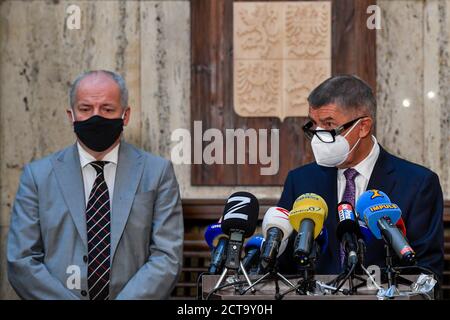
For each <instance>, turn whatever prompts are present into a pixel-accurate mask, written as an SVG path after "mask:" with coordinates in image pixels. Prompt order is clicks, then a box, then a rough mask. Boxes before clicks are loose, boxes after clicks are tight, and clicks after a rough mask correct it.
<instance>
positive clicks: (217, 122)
mask: <svg viewBox="0 0 450 320" xmlns="http://www.w3.org/2000/svg"><path fill="white" fill-rule="evenodd" d="M311 1H314V0H311ZM375 3H376V0H332V74H333V75H336V74H343V73H351V74H356V75H358V76H359V77H361V78H362V79H364V80H366V81H367V82H368V83H369V84H370V85H371V86H372V88H373V89H374V90H375V88H376V59H375V55H376V43H375V39H376V38H375V35H376V34H375V30H369V29H368V28H367V27H366V20H367V18H368V14H367V13H366V10H367V7H368V6H369V5H371V4H375ZM191 33H192V34H191V43H192V49H191V50H192V69H191V70H192V75H191V129H192V131H193V125H194V121H202V123H203V130H206V129H208V128H217V129H219V130H222V132H223V134H224V136H225V131H224V130H225V129H227V128H228V129H234V128H242V129H244V130H245V129H247V128H255V129H269V132H270V129H271V128H273V129H280V150H279V154H280V164H279V165H280V167H279V171H278V174H276V175H273V176H262V175H260V167H261V165H259V164H248V158H247V159H246V164H243V165H236V164H234V165H227V164H223V165H222V164H219V165H207V164H204V163H202V164H193V165H192V171H191V172H192V173H191V174H192V177H191V182H192V185H210V186H215V185H216V186H217V185H247V186H249V185H259V186H263V185H282V184H283V183H284V180H285V178H286V175H287V173H288V171H289V170H291V169H294V168H296V167H298V166H300V165H303V164H306V163H308V162H311V161H313V160H314V158H313V155H312V151H311V148H310V144H309V141H308V140H307V139H306V138H305V137H304V135H303V133H302V132H301V127H302V125H303V124H304V122H305V118H287V119H285V120H284V121H283V122H281V121H280V120H279V119H277V118H267V117H264V118H243V117H240V116H238V115H237V114H236V113H235V112H234V108H233V82H232V81H233V64H232V62H233V0H191ZM269 141H270V140H269ZM207 144H209V142H206V143H203V147H204V146H205V145H207ZM224 149H225V146H224ZM192 150H193V151H194V150H195V143H193V149H192ZM202 150H203V148H202ZM224 154H225V150H224ZM263 167H264V165H263Z"/></svg>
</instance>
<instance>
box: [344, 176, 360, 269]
mask: <svg viewBox="0 0 450 320" xmlns="http://www.w3.org/2000/svg"><path fill="white" fill-rule="evenodd" d="M358 174H359V173H358V171H356V170H355V169H352V168H348V169H347V170H345V171H344V176H345V190H344V195H343V196H342V201H347V202H349V203H351V204H352V206H353V207H355V193H356V186H355V178H356V176H357V175H358ZM340 251H341V252H340V254H341V266H343V265H344V260H345V252H344V248H343V247H342V244H341V250H340Z"/></svg>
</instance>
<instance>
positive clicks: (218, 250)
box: [208, 237, 228, 274]
mask: <svg viewBox="0 0 450 320" xmlns="http://www.w3.org/2000/svg"><path fill="white" fill-rule="evenodd" d="M227 246H228V238H226V237H222V238H220V239H219V242H218V244H217V246H216V247H215V248H214V250H213V252H212V254H211V264H210V266H209V269H208V273H210V274H218V273H220V271H221V269H222V265H223V261H224V259H225V256H226V249H227Z"/></svg>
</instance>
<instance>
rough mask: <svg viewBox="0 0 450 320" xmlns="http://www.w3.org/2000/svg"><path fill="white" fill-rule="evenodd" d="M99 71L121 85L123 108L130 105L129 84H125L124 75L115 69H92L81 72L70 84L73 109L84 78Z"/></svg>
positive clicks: (70, 99)
mask: <svg viewBox="0 0 450 320" xmlns="http://www.w3.org/2000/svg"><path fill="white" fill-rule="evenodd" d="M99 73H101V74H104V75H106V76H108V77H110V78H111V79H113V80H114V81H115V82H116V83H117V85H118V86H119V90H120V105H121V106H122V108H126V107H127V106H128V89H127V85H126V84H125V80H124V79H123V78H122V76H121V75H120V74H118V73H115V72H113V71H108V70H92V71H87V72H83V73H82V74H80V75H79V76H78V77H76V79H75V80H74V81H73V83H72V85H71V86H70V91H69V103H70V107H71V108H72V109H73V108H74V107H75V103H76V100H77V90H78V86H79V85H80V82H81V80H83V79H84V78H86V77H87V76H90V75H92V74H99Z"/></svg>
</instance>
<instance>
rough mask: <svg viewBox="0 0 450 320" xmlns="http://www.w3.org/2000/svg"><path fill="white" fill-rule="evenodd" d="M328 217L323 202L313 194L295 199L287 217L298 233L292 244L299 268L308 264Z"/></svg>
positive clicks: (325, 204) (325, 205) (326, 208)
mask: <svg viewBox="0 0 450 320" xmlns="http://www.w3.org/2000/svg"><path fill="white" fill-rule="evenodd" d="M327 215H328V206H327V203H326V202H325V200H324V199H323V198H322V197H321V196H318V195H317V194H314V193H305V194H303V195H301V196H300V197H298V198H297V200H295V202H294V206H293V208H292V210H291V212H290V215H289V221H290V223H291V225H292V227H293V228H294V229H295V230H296V231H297V232H298V234H297V237H296V239H295V243H294V258H295V259H296V260H297V262H298V263H299V264H300V265H301V266H306V265H307V264H308V263H309V260H310V259H309V256H310V254H311V250H312V247H313V242H314V239H316V238H317V237H318V236H319V234H320V232H321V230H322V227H323V224H324V221H325V219H326V218H327Z"/></svg>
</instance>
